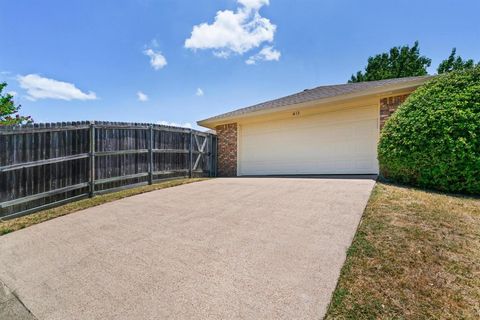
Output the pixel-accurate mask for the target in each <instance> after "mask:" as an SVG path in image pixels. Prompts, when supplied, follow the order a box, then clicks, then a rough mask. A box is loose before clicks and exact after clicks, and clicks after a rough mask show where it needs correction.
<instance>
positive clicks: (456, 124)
mask: <svg viewBox="0 0 480 320" xmlns="http://www.w3.org/2000/svg"><path fill="white" fill-rule="evenodd" d="M378 158H379V162H380V171H381V174H382V175H383V176H384V177H386V178H387V179H391V180H393V181H397V182H401V183H407V184H411V185H415V186H420V187H425V188H432V189H437V190H440V191H446V192H460V193H472V194H480V68H479V67H477V68H474V69H470V70H466V71H460V72H451V73H447V74H444V75H441V76H437V77H435V78H434V79H432V80H430V81H429V82H427V83H426V84H425V85H423V86H422V87H420V88H418V89H417V90H416V91H415V92H414V93H413V94H412V95H410V96H409V97H408V99H407V100H406V101H405V102H404V103H403V104H402V105H401V106H400V107H399V108H398V110H397V111H396V112H395V113H394V114H393V115H392V117H391V118H390V119H389V120H388V121H387V122H386V124H385V127H384V128H383V130H382V134H381V137H380V142H379V145H378Z"/></svg>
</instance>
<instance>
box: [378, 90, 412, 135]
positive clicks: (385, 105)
mask: <svg viewBox="0 0 480 320" xmlns="http://www.w3.org/2000/svg"><path fill="white" fill-rule="evenodd" d="M408 96H409V94H402V95H400V96H393V97H388V98H383V99H380V130H381V129H382V128H383V126H384V125H385V121H387V119H388V118H390V116H391V115H392V114H393V113H394V112H395V110H397V108H398V106H399V105H401V104H402V103H403V102H404V101H405V100H406V99H407V97H408Z"/></svg>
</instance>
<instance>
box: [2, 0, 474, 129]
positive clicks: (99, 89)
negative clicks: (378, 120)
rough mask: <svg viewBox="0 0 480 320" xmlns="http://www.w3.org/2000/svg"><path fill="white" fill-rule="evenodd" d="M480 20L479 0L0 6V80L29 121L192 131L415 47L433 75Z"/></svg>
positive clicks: (23, 2) (470, 45) (163, 0)
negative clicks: (399, 48) (171, 126)
mask: <svg viewBox="0 0 480 320" xmlns="http://www.w3.org/2000/svg"><path fill="white" fill-rule="evenodd" d="M479 12H480V1H478V0H464V1H462V0H456V1H455V0H435V1H434V0H422V1H418V0H417V1H414V0H408V1H407V0H398V1H385V0H383V1H379V0H378V1H377V0H375V1H374V0H365V1H353V0H351V1H342V0H296V1H291V0H270V1H268V0H238V1H237V0H194V1H193V0H192V1H187V0H182V1H178V0H102V1H98V0H69V1H65V0H42V1H36V0H15V1H12V0H0V30H1V31H2V44H1V50H0V72H1V73H0V81H6V82H8V84H9V86H8V87H7V91H13V92H15V93H16V95H15V99H16V101H17V102H19V103H21V104H22V113H24V114H28V115H32V116H33V118H34V119H35V121H36V122H50V121H52V122H56V121H73V120H109V121H131V122H155V123H157V122H160V121H163V122H164V123H165V122H168V123H171V122H174V123H177V124H185V123H190V124H192V125H193V126H195V121H196V120H200V119H203V118H206V117H208V116H211V115H215V114H218V113H222V112H226V111H229V110H232V109H236V108H239V107H244V106H248V105H251V104H254V103H257V102H262V101H264V100H268V99H272V98H276V97H279V96H283V95H287V94H290V93H294V92H297V91H300V90H303V89H305V88H310V87H315V86H318V85H323V84H334V83H345V82H346V81H347V80H348V79H349V77H350V75H351V74H352V73H354V72H356V71H357V70H359V69H362V68H363V67H364V66H365V63H366V60H367V58H368V56H370V55H373V54H376V53H380V52H383V51H386V50H388V49H389V48H390V47H392V46H396V45H403V44H413V42H414V41H415V40H418V41H419V42H420V48H421V52H422V54H424V55H426V56H428V57H430V58H431V59H432V67H431V68H430V72H431V73H434V72H435V69H436V67H437V66H438V64H439V62H440V61H441V60H442V59H444V58H446V57H447V56H448V55H449V53H450V50H451V49H452V47H456V48H457V53H459V54H460V55H461V56H462V57H465V58H473V59H474V60H475V61H478V60H480V24H479V21H478V13H479ZM202 24H203V25H202ZM195 26H196V27H195ZM192 31H193V33H192ZM142 94H143V95H142ZM139 95H140V96H141V98H142V99H139V98H140V97H139ZM140 100H146V101H140Z"/></svg>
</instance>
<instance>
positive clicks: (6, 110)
mask: <svg viewBox="0 0 480 320" xmlns="http://www.w3.org/2000/svg"><path fill="white" fill-rule="evenodd" d="M6 86H7V84H6V83H5V82H3V83H0V126H1V125H13V124H22V123H30V122H33V119H32V117H30V116H21V115H19V114H18V110H20V107H21V106H20V105H18V106H15V103H14V101H13V96H12V95H11V94H9V93H6V94H2V91H3V89H4V88H5V87H6Z"/></svg>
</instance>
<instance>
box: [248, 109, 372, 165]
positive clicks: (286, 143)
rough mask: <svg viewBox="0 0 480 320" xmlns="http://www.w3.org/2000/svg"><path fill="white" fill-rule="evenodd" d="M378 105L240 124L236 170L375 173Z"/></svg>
mask: <svg viewBox="0 0 480 320" xmlns="http://www.w3.org/2000/svg"><path fill="white" fill-rule="evenodd" d="M377 139H378V119H377V107H376V106H371V107H363V108H357V109H348V110H342V111H338V112H330V113H326V114H323V115H315V116H309V117H305V118H295V119H288V120H280V121H272V122H265V123H256V124H250V125H243V126H241V129H240V150H239V173H240V174H241V175H261V174H353V173H377V172H378V164H377V159H376V146H377Z"/></svg>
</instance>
